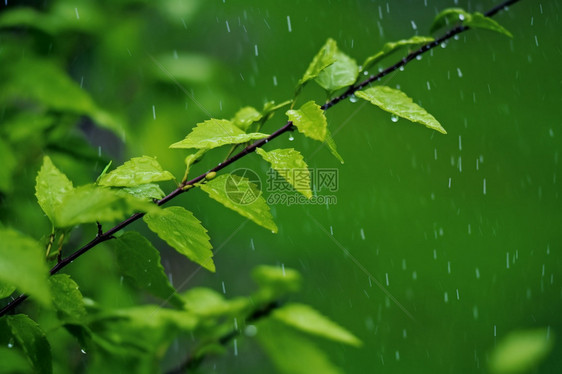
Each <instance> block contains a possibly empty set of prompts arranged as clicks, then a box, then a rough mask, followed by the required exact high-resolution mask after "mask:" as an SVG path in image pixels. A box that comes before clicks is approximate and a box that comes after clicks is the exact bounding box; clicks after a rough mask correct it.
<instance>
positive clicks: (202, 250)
mask: <svg viewBox="0 0 562 374" xmlns="http://www.w3.org/2000/svg"><path fill="white" fill-rule="evenodd" d="M144 221H145V222H146V224H147V225H148V227H149V228H150V229H151V230H152V231H154V232H155V233H156V234H158V236H159V237H160V238H161V239H162V240H164V241H165V242H166V243H168V244H169V245H170V246H171V247H172V248H174V249H175V250H176V251H178V252H179V253H181V254H183V255H184V256H186V257H187V258H189V259H190V260H191V261H193V262H195V263H197V264H199V265H201V266H202V267H204V268H205V269H207V270H210V271H212V272H214V271H215V264H214V263H213V252H212V251H211V249H212V248H213V247H212V246H211V243H210V241H209V239H210V238H209V235H207V230H206V229H205V228H204V227H203V226H202V225H201V222H200V221H199V220H198V219H197V218H195V216H194V215H193V213H191V212H190V211H189V210H186V209H184V208H182V207H179V206H172V207H169V208H165V209H163V210H162V212H160V213H158V214H154V215H153V214H150V213H149V214H147V215H145V216H144Z"/></svg>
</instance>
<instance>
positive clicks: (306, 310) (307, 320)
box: [273, 303, 362, 346]
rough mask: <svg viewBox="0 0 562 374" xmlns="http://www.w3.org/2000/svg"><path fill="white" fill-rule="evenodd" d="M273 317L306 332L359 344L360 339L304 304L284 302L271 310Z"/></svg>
mask: <svg viewBox="0 0 562 374" xmlns="http://www.w3.org/2000/svg"><path fill="white" fill-rule="evenodd" d="M273 317H274V318H275V319H277V320H278V321H281V322H283V323H285V324H287V325H289V326H292V327H294V328H296V329H298V330H301V331H303V332H306V333H308V334H313V335H318V336H321V337H323V338H327V339H330V340H335V341H338V342H340V343H345V344H349V345H354V346H360V345H361V344H362V343H361V341H360V340H359V339H358V338H357V337H355V335H353V334H352V333H350V332H349V331H347V330H346V329H344V328H343V327H341V326H339V325H338V324H336V323H335V322H332V321H331V320H329V319H328V318H326V317H325V316H323V315H322V314H320V313H319V312H317V311H316V310H314V309H313V308H312V307H310V306H308V305H304V304H296V303H291V304H286V305H284V306H283V307H282V308H280V309H276V310H275V311H274V312H273Z"/></svg>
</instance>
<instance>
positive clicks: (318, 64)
mask: <svg viewBox="0 0 562 374" xmlns="http://www.w3.org/2000/svg"><path fill="white" fill-rule="evenodd" d="M337 50H338V47H337V44H336V41H335V40H334V39H331V38H330V39H328V40H327V41H326V43H325V44H324V45H323V46H322V48H321V49H320V51H319V52H318V53H317V54H316V56H314V58H313V59H312V62H311V63H310V65H309V66H308V68H307V69H306V72H305V73H304V75H303V77H302V78H301V80H300V81H299V83H298V86H297V91H298V90H299V89H300V88H301V87H302V86H303V85H304V84H305V83H306V82H308V81H309V80H311V79H314V78H316V77H317V76H318V74H320V73H321V72H322V70H324V69H326V68H327V67H328V66H330V65H331V64H333V63H334V62H336V52H337Z"/></svg>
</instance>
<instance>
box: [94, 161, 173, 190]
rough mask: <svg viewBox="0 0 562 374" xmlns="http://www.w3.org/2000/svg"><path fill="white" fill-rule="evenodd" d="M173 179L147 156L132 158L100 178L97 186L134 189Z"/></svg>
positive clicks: (156, 162)
mask: <svg viewBox="0 0 562 374" xmlns="http://www.w3.org/2000/svg"><path fill="white" fill-rule="evenodd" d="M170 179H174V176H173V175H172V174H171V173H170V172H169V171H165V170H164V169H162V166H160V164H159V163H158V161H156V159H154V158H152V157H148V156H142V157H134V158H132V159H130V160H129V161H127V162H125V163H124V164H123V165H121V166H119V167H118V168H117V169H115V170H113V171H111V172H109V173H107V174H105V175H103V176H101V177H100V178H99V181H98V184H99V185H100V186H107V187H136V186H139V185H142V184H147V183H151V182H160V181H167V180H170Z"/></svg>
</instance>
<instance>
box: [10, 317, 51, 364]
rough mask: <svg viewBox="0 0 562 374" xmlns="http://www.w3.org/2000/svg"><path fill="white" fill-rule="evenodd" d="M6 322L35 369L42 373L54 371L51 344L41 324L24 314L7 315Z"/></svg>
mask: <svg viewBox="0 0 562 374" xmlns="http://www.w3.org/2000/svg"><path fill="white" fill-rule="evenodd" d="M6 323H7V324H8V327H9V328H10V330H11V332H12V336H13V337H14V339H15V340H16V341H17V343H18V344H19V345H20V346H21V347H22V349H23V351H24V352H25V354H26V355H27V357H28V359H29V361H31V364H32V365H33V368H34V369H35V371H36V372H38V373H41V374H49V373H52V372H53V367H52V359H51V346H50V345H49V342H48V341H47V337H46V336H45V333H44V332H43V331H42V330H41V328H40V327H39V325H38V324H37V323H35V322H34V321H32V320H31V319H30V318H29V317H28V316H26V315H24V314H16V315H14V316H7V317H6Z"/></svg>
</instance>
